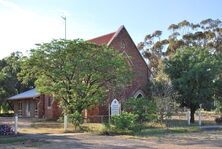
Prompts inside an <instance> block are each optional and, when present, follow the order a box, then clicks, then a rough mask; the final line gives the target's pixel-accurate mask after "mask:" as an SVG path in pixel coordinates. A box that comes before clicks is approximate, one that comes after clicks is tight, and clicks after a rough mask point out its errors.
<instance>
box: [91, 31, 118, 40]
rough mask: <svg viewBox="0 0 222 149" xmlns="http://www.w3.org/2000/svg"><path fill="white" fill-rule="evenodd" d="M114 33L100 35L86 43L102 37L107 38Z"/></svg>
mask: <svg viewBox="0 0 222 149" xmlns="http://www.w3.org/2000/svg"><path fill="white" fill-rule="evenodd" d="M115 33H116V32H111V33H108V34H104V35H100V36H97V37H95V38H92V39H88V40H87V41H91V40H95V39H98V38H102V37H104V36H109V35H112V34H113V35H114V34H115Z"/></svg>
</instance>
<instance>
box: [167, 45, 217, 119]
mask: <svg viewBox="0 0 222 149" xmlns="http://www.w3.org/2000/svg"><path fill="white" fill-rule="evenodd" d="M220 57H221V56H218V55H216V54H214V53H213V52H210V51H209V50H208V49H206V48H197V47H193V48H190V47H185V48H180V49H177V51H176V53H175V55H173V56H172V57H171V59H169V60H166V63H165V64H166V67H165V70H166V73H167V74H168V75H169V77H170V78H171V80H172V84H173V87H174V88H175V90H177V91H178V93H179V95H180V96H179V97H178V98H177V101H178V102H179V103H181V105H183V106H185V107H187V108H189V109H190V111H191V122H192V123H193V122H194V113H195V111H196V110H197V109H198V108H199V105H200V104H205V103H206V102H208V101H209V100H212V99H213V97H214V95H215V87H216V82H217V81H218V75H219V74H220V73H221V72H220V71H221V61H220Z"/></svg>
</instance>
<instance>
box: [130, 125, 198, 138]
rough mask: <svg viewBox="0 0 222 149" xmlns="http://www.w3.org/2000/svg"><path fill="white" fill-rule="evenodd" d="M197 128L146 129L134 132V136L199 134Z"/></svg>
mask: <svg viewBox="0 0 222 149" xmlns="http://www.w3.org/2000/svg"><path fill="white" fill-rule="evenodd" d="M199 131H200V128H198V127H174V128H148V129H143V130H142V131H141V132H135V134H134V135H136V136H163V135H168V134H178V133H191V132H199Z"/></svg>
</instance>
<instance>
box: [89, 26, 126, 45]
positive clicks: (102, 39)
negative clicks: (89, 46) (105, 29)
mask: <svg viewBox="0 0 222 149" xmlns="http://www.w3.org/2000/svg"><path fill="white" fill-rule="evenodd" d="M123 28H124V26H123V25H122V26H120V27H119V28H118V30H117V31H115V32H112V33H109V34H105V35H102V36H99V37H96V38H93V39H89V40H88V41H90V42H93V43H95V44H97V45H107V46H109V45H110V43H111V42H112V41H113V39H114V38H115V37H116V36H117V35H118V34H119V32H120V31H121V30H122V29H123Z"/></svg>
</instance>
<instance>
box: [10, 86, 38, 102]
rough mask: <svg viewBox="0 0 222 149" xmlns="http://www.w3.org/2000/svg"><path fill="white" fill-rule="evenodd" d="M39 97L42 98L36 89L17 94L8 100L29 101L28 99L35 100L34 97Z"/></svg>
mask: <svg viewBox="0 0 222 149" xmlns="http://www.w3.org/2000/svg"><path fill="white" fill-rule="evenodd" d="M38 96H40V93H39V92H37V90H36V89H35V88H34V89H31V90H28V91H25V92H23V93H20V94H17V95H15V96H12V97H10V98H8V100H18V99H27V98H33V97H38Z"/></svg>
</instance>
